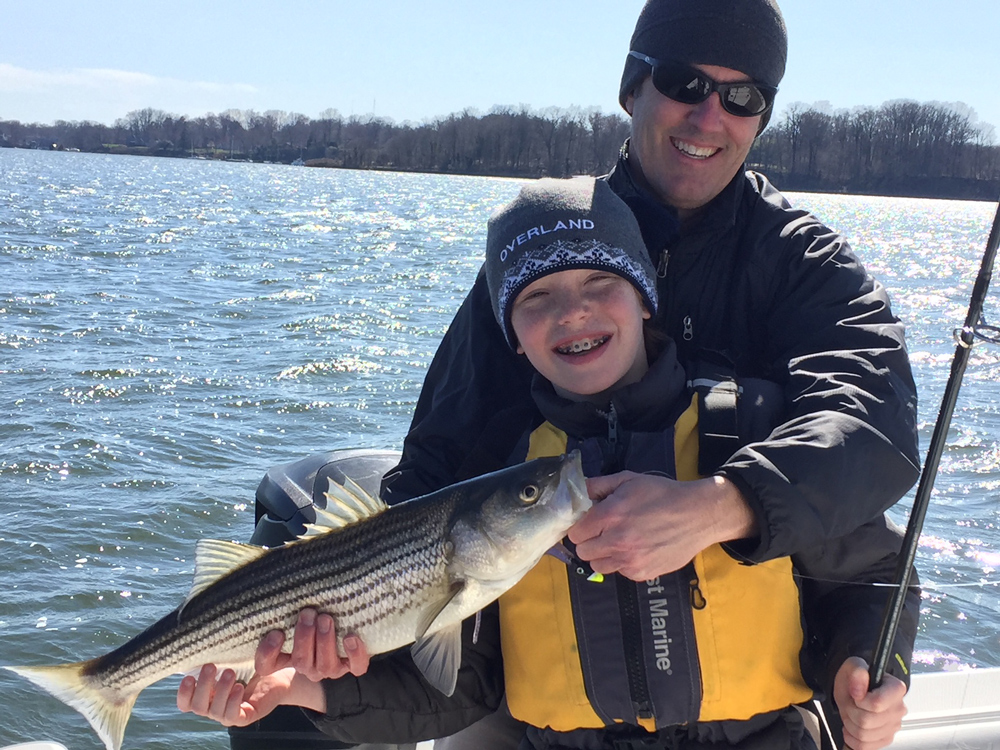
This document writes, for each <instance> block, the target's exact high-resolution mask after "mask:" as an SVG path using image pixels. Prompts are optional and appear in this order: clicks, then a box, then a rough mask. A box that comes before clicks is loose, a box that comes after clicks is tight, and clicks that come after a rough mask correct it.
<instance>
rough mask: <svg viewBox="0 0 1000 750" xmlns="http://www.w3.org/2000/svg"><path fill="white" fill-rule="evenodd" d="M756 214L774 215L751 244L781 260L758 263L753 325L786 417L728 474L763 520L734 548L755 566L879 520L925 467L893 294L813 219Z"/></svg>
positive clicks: (753, 269)
mask: <svg viewBox="0 0 1000 750" xmlns="http://www.w3.org/2000/svg"><path fill="white" fill-rule="evenodd" d="M760 202H761V203H764V201H763V200H762V199H760ZM757 210H758V211H762V212H764V213H765V215H766V216H768V217H769V218H768V219H767V220H766V221H762V222H760V223H762V224H764V225H765V228H764V230H763V231H760V232H755V235H756V239H753V238H751V239H750V243H751V245H753V246H754V247H755V248H756V250H755V251H756V252H757V253H758V254H760V253H762V251H763V252H766V253H778V254H780V256H781V257H780V261H779V262H777V263H775V262H773V261H772V262H770V263H767V264H766V266H765V264H760V266H759V267H757V266H754V265H753V263H752V261H751V263H750V267H749V269H748V273H750V274H756V278H755V279H754V283H752V284H750V285H749V286H750V288H751V289H752V292H751V293H752V294H755V295H758V297H757V298H756V299H754V300H753V301H752V304H751V306H750V309H752V310H763V311H766V314H764V315H762V316H760V317H761V321H760V323H755V324H754V325H759V326H762V328H761V329H760V330H761V332H760V334H759V335H760V337H761V342H760V346H762V347H763V348H764V349H765V350H766V357H767V360H768V361H769V362H771V369H772V371H771V372H770V373H768V377H770V378H771V379H773V380H775V381H776V382H778V383H779V384H780V385H781V386H782V388H783V389H784V402H785V407H786V414H785V419H784V421H783V423H782V424H780V425H779V426H778V427H777V428H775V429H774V430H773V431H772V432H771V434H770V435H769V436H768V437H767V438H766V439H765V440H762V441H760V442H757V443H752V444H750V445H748V446H746V447H744V448H743V449H741V450H740V451H738V452H737V453H736V454H734V455H733V456H732V458H731V459H730V460H729V461H728V462H726V464H724V466H723V467H722V468H721V470H720V472H721V473H722V474H723V475H725V476H726V477H728V478H729V479H731V480H732V481H733V482H734V483H735V484H736V485H737V487H738V488H739V489H740V490H741V491H742V493H743V495H744V496H745V497H746V499H747V501H748V502H749V503H750V505H751V508H752V509H753V510H754V512H755V514H756V516H757V519H758V527H759V538H758V539H754V540H743V541H742V542H739V543H737V544H734V545H731V551H733V552H734V554H737V555H738V556H740V557H742V558H746V559H748V560H750V561H761V560H767V559H772V558H776V557H781V556H784V555H790V554H793V553H795V552H797V551H800V550H805V549H809V548H810V547H812V546H813V545H816V544H820V543H823V542H824V541H826V540H829V539H835V538H837V537H840V536H843V535H845V534H848V533H849V532H850V531H852V530H853V529H854V528H856V527H857V526H859V525H860V524H863V523H865V522H866V521H868V520H870V519H873V518H877V517H878V516H879V515H880V514H881V513H882V512H884V511H885V510H886V509H887V508H889V507H890V506H892V505H893V504H894V503H895V502H896V501H898V500H899V499H900V498H901V497H902V496H903V495H904V494H905V493H906V491H907V490H908V489H909V488H910V487H911V486H912V485H913V483H914V482H915V481H916V479H917V476H918V474H919V463H920V460H919V457H918V455H917V432H916V403H917V397H916V386H915V384H914V382H913V376H912V373H911V371H910V364H909V359H908V356H907V352H906V346H905V343H904V337H903V326H902V324H901V323H900V322H899V320H898V319H897V318H896V317H895V316H894V315H893V313H892V310H891V309H890V306H889V298H888V295H887V294H886V291H885V289H884V288H883V287H882V285H881V284H879V283H878V282H877V281H875V280H874V279H872V278H871V277H870V276H869V275H868V274H867V273H866V271H865V269H864V268H863V267H862V266H861V264H860V262H859V261H858V260H857V258H856V257H855V256H854V254H853V252H852V251H851V249H850V247H849V246H848V244H847V242H846V241H845V240H844V239H843V237H841V236H840V235H838V234H836V233H834V232H832V231H830V230H829V229H827V228H826V227H824V226H822V225H821V224H820V223H819V222H818V221H817V220H816V219H815V218H814V217H812V216H811V215H809V214H807V213H805V212H797V211H793V210H791V209H787V208H785V209H783V210H776V209H775V207H774V206H770V207H769V208H767V209H760V208H758V209H757ZM775 269H777V270H775Z"/></svg>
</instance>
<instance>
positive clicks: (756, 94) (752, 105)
mask: <svg viewBox="0 0 1000 750" xmlns="http://www.w3.org/2000/svg"><path fill="white" fill-rule="evenodd" d="M719 96H721V97H722V107H723V109H725V110H726V111H727V112H729V113H730V114H733V115H736V116H737V117H753V116H754V115H759V114H761V113H762V112H764V111H765V110H767V108H768V107H769V106H771V103H770V101H769V100H768V97H767V95H766V94H765V93H764V92H763V91H761V90H760V89H759V88H757V87H756V86H754V85H753V84H752V83H737V84H731V85H728V86H720V87H719Z"/></svg>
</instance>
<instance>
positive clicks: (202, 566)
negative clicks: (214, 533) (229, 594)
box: [182, 539, 267, 607]
mask: <svg viewBox="0 0 1000 750" xmlns="http://www.w3.org/2000/svg"><path fill="white" fill-rule="evenodd" d="M265 552H267V550H266V549H265V548H264V547H255V546H254V545H252V544H237V543H236V542H223V541H219V540H218V539H202V540H201V541H199V542H198V544H197V545H196V546H195V553H194V554H195V557H194V583H192V584H191V590H190V591H189V592H188V595H187V598H186V599H185V600H184V604H187V603H188V602H189V601H191V600H192V599H193V598H194V597H195V596H197V595H198V594H200V593H201V592H202V591H204V590H205V589H207V588H208V587H209V586H211V585H212V584H213V583H215V582H216V581H218V580H219V579H220V578H222V577H223V576H224V575H226V574H227V573H231V572H232V571H234V570H236V569H237V568H239V567H241V566H243V565H246V564H247V563H248V562H250V561H251V560H256V559H257V558H258V557H260V556H261V555H263V554H264V553H265ZM182 607H183V605H182Z"/></svg>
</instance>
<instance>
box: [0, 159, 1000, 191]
mask: <svg viewBox="0 0 1000 750" xmlns="http://www.w3.org/2000/svg"><path fill="white" fill-rule="evenodd" d="M0 148H9V149H12V150H14V149H16V150H22V151H32V150H33V151H62V152H75V153H96V154H110V155H123V156H150V157H157V158H172V159H194V160H200V161H217V162H228V163H233V164H287V165H290V164H292V162H279V161H270V160H262V161H255V160H253V159H247V158H233V159H230V158H228V157H227V156H225V155H213V156H208V155H200V154H196V155H194V156H192V155H190V154H179V153H170V154H167V153H156V152H154V151H152V150H151V149H149V148H147V147H127V146H121V147H119V148H115V149H99V150H95V151H83V150H82V149H79V148H54V149H53V148H48V149H41V148H34V149H32V148H26V147H18V146H0ZM302 166H305V167H312V168H314V169H324V168H329V169H349V170H360V171H371V172H402V173H411V174H440V175H455V176H463V177H502V178H506V179H520V180H528V179H537V178H540V177H546V176H548V175H546V174H544V173H538V174H524V173H512V172H508V173H499V172H495V173H487V172H461V171H453V170H451V171H443V170H429V169H419V168H405V167H394V166H391V165H388V166H382V165H372V166H365V167H359V166H349V165H345V164H340V163H336V162H334V161H333V160H330V159H325V158H319V159H308V160H304V163H303V165H302ZM747 167H748V169H753V170H756V171H759V172H761V173H762V174H764V175H766V176H767V178H768V179H769V180H770V181H771V182H772V184H774V185H775V187H777V188H778V189H779V190H781V191H782V192H786V193H815V194H820V195H864V196H870V197H886V198H928V199H936V200H969V201H982V202H988V203H996V202H997V200H998V198H1000V180H993V181H971V180H948V179H943V178H939V179H937V180H918V181H914V180H907V181H905V183H904V184H897V185H875V186H870V187H858V188H854V189H849V188H847V187H840V188H835V187H831V186H828V185H822V184H817V183H816V182H815V181H811V180H809V179H803V178H801V177H797V176H795V175H787V174H781V173H775V172H773V171H768V170H767V168H766V167H765V166H763V165H760V164H754V163H748V165H747ZM595 176H597V175H595ZM991 195H992V197H991Z"/></svg>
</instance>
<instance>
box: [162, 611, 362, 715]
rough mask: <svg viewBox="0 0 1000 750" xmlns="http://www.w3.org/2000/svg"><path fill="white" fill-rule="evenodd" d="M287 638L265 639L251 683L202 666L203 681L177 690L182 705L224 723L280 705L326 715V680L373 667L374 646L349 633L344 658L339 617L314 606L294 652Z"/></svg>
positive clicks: (305, 614) (298, 631)
mask: <svg viewBox="0 0 1000 750" xmlns="http://www.w3.org/2000/svg"><path fill="white" fill-rule="evenodd" d="M284 642H285V636H284V633H282V632H281V631H280V630H274V631H271V632H270V633H268V634H267V636H265V637H264V639H263V640H262V641H261V642H260V645H259V646H258V647H257V652H256V654H255V657H254V668H255V670H256V674H255V675H254V677H253V679H251V680H250V682H249V683H248V684H247V685H246V687H244V686H243V685H241V684H239V683H238V682H236V674H235V672H233V670H231V669H226V670H223V672H222V674H220V675H218V676H217V674H216V673H217V669H216V667H215V665H213V664H207V665H205V666H204V667H202V669H201V672H200V673H199V675H198V678H197V679H195V678H194V677H192V676H190V675H189V676H187V677H185V678H184V679H183V680H181V684H180V687H179V688H178V690H177V708H179V709H180V710H181V711H184V712H191V713H195V714H197V715H198V716H204V717H206V718H209V719H214V720H215V721H218V722H219V723H220V724H222V725H223V726H247V725H248V724H252V723H253V722H255V721H259V720H260V719H262V718H264V717H265V716H267V715H268V714H269V713H271V712H272V711H273V710H274V709H275V708H276V707H278V706H280V705H293V706H303V707H305V708H311V709H312V710H314V711H319V712H320V713H325V711H326V694H325V693H324V692H323V688H322V686H321V685H320V680H323V679H327V678H337V677H343V676H344V675H346V674H354V675H362V674H364V673H365V672H367V671H368V664H369V656H368V650H367V649H366V648H365V644H364V643H363V642H362V641H361V639H360V638H358V637H357V636H347V637H346V638H345V639H344V646H345V648H346V650H347V657H346V658H342V657H341V656H340V655H339V654H338V653H337V633H336V629H335V625H334V622H333V618H332V617H330V616H329V615H317V614H316V611H315V610H313V609H309V608H307V609H303V610H302V612H300V613H299V619H298V621H297V622H296V624H295V643H294V645H293V647H292V653H290V654H284V653H282V652H281V647H282V645H284Z"/></svg>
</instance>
